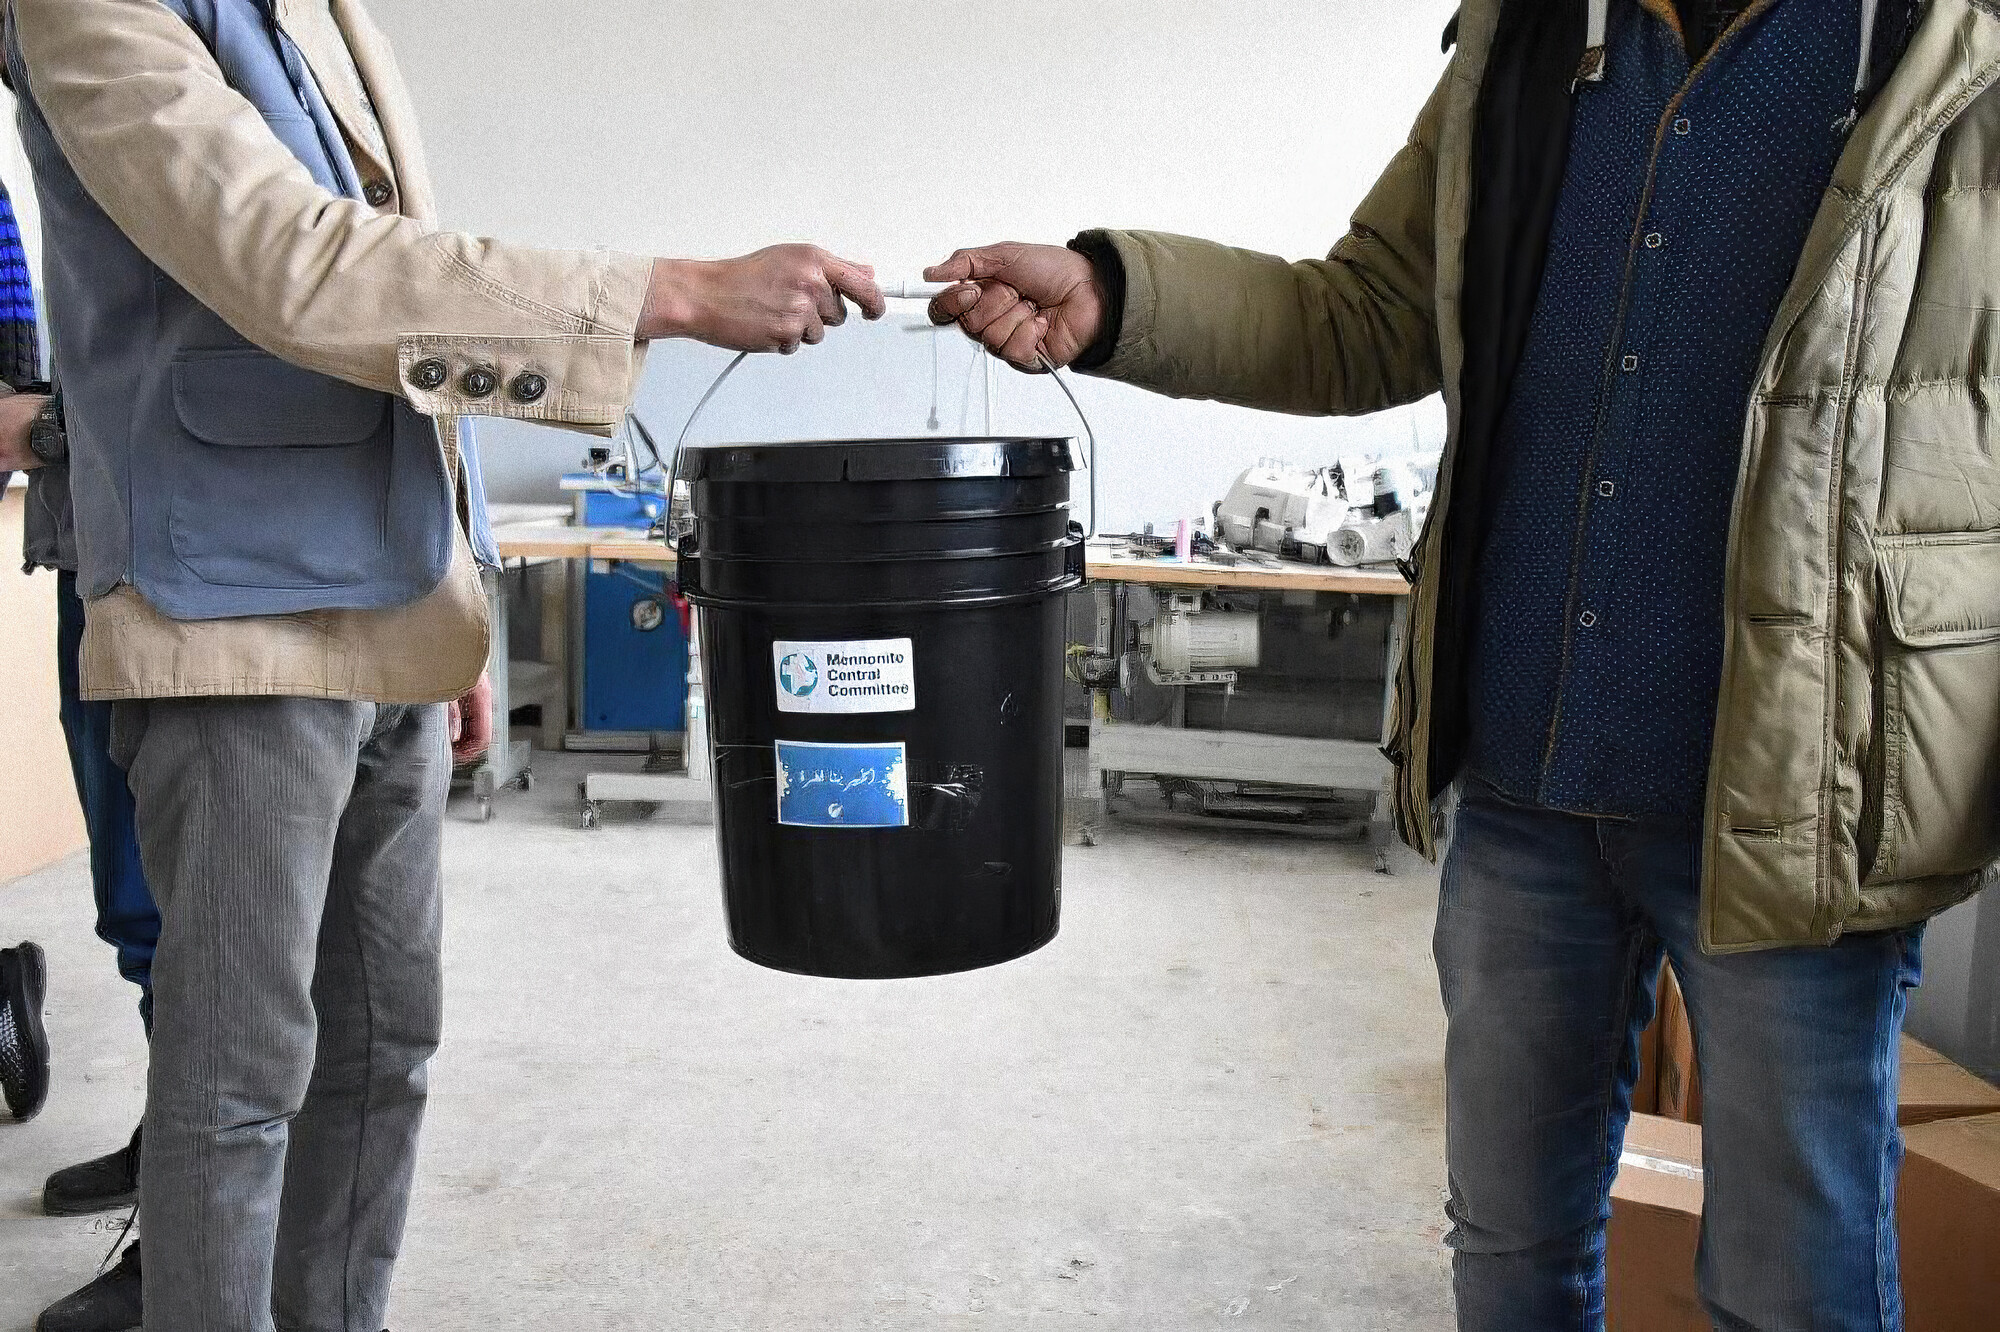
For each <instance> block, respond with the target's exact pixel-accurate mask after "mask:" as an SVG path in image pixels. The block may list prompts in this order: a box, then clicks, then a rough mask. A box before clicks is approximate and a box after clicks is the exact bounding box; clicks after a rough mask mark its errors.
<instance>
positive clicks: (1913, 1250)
mask: <svg viewBox="0 0 2000 1332" xmlns="http://www.w3.org/2000/svg"><path fill="white" fill-rule="evenodd" d="M1919 1048H1920V1049H1921V1048H1922V1047H1919ZM1904 1136H1905V1139H1906V1142H1907V1148H1908V1150H1907V1154H1906V1155H1905V1156H1904V1159H1903V1179H1902V1185H1901V1190H1900V1194H1899V1197H1898V1200H1897V1212H1896V1215H1897V1224H1898V1225H1899V1227H1900V1228H1901V1235H1902V1243H1901V1249H1902V1268H1903V1303H1904V1306H1905V1309H1906V1316H1905V1320H1904V1325H1905V1326H1906V1327H1907V1328H1908V1329H1909V1332H1993V1329H1994V1328H1995V1327H1996V1326H2000V1316H1996V1312H1995V1311H1996V1310H2000V1115H1983V1116H1980V1117H1977V1118H1972V1119H1943V1120H1935V1121H1933V1122H1931V1123H1928V1124H1919V1125H1916V1126H1914V1127H1912V1128H1911V1129H1909V1131H1908V1132H1907V1133H1906V1134H1905V1135H1904ZM1701 1207H1702V1192H1701V1129H1700V1128H1699V1127H1698V1126H1697V1125H1694V1124H1683V1123H1680V1122H1678V1121H1676V1120H1671V1119H1663V1118H1660V1117H1658V1116H1655V1115H1634V1116H1633V1117H1632V1126H1631V1128H1630V1129H1628V1130H1627V1131H1626V1134H1625V1154H1624V1157H1623V1158H1622V1160H1621V1161H1620V1163H1619V1170H1618V1178H1617V1180H1616V1182H1614V1183H1613V1184H1612V1186H1611V1234H1610V1241H1609V1253H1608V1254H1607V1258H1606V1267H1607V1272H1606V1290H1605V1310H1606V1318H1605V1327H1606V1332H1710V1324H1709V1322H1708V1319H1707V1317H1706V1316H1705V1315H1704V1314H1703V1313H1702V1308H1701V1300H1700V1296H1699V1295H1698V1294H1697V1293H1696V1289H1695V1274H1694V1264H1695V1252H1696V1249H1697V1247H1698V1245H1699V1244H1700V1242H1701Z"/></svg>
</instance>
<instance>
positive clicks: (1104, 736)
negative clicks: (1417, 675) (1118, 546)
mask: <svg viewBox="0 0 2000 1332" xmlns="http://www.w3.org/2000/svg"><path fill="white" fill-rule="evenodd" d="M1086 569H1087V572H1088V574H1089V578H1090V581H1091V582H1092V583H1093V584H1098V585H1103V586H1105V587H1109V586H1110V585H1112V584H1116V583H1130V584H1138V585H1143V586H1146V587H1154V588H1178V589H1182V590H1186V591H1210V590H1213V591H1239V592H1292V593H1320V592H1333V593H1346V594H1351V595H1355V596H1370V597H1390V598H1393V599H1394V601H1395V610H1394V613H1393V615H1392V617H1391V620H1390V628H1389V639H1388V645H1387V658H1386V668H1385V670H1384V672H1383V681H1384V683H1383V691H1382V734H1383V739H1382V741H1381V742H1379V743H1369V742H1365V741H1358V740H1317V739H1308V738H1304V737H1294V736H1282V735H1261V734H1254V733H1251V732H1245V731H1208V730H1188V729H1185V728H1181V727H1174V726H1141V725H1135V724H1132V723H1120V722H1114V721H1111V720H1110V719H1109V718H1107V717H1105V716H1104V715H1103V709H1101V708H1098V707H1095V706H1093V708H1092V710H1091V724H1090V794H1089V796H1088V797H1087V800H1086V806H1087V808H1086V811H1085V813H1084V819H1083V822H1084V828H1083V835H1084V839H1085V840H1086V841H1088V840H1090V838H1091V836H1092V834H1093V831H1094V830H1093V828H1092V827H1091V825H1090V820H1091V817H1092V815H1093V814H1094V815H1095V816H1096V817H1098V818H1102V817H1104V816H1105V815H1106V814H1107V813H1108V804H1107V800H1106V794H1105V792H1106V782H1107V778H1108V779H1109V780H1110V781H1111V782H1117V781H1119V780H1121V779H1122V774H1124V773H1128V772H1138V773H1148V774H1154V775H1160V776H1172V777H1186V778H1190V779H1194V780H1198V781H1222V782H1254V783H1269V784H1274V785H1282V786H1305V787H1315V788H1321V789H1325V790H1333V791H1372V792H1375V793H1376V796H1375V808H1374V814H1373V816H1372V818H1371V820H1370V823H1369V840H1370V844H1371V845H1372V846H1373V847H1374V850H1375V863H1376V868H1377V869H1380V870H1382V871H1383V872H1385V873H1386V872H1387V871H1388V870H1389V868H1390V860H1389V852H1390V846H1391V844H1392V842H1393V840H1394V827H1393V816H1392V811H1393V810H1394V808H1395V804H1394V796H1393V793H1392V791H1391V789H1390V784H1391V782H1392V780H1393V777H1394V769H1393V768H1392V767H1391V765H1390V763H1389V761H1388V760H1387V759H1386V758H1384V757H1383V755H1382V751H1381V748H1380V744H1385V743H1387V740H1388V728H1389V713H1390V709H1391V708H1392V707H1393V705H1394V700H1395V681H1396V670H1397V667H1398V665H1399V663H1400V661H1401V658H1402V651H1403V638H1404V635H1405V634H1406V633H1407V631H1408V628H1409V596H1410V584H1409V582H1408V581H1407V580H1406V579H1404V577H1403V576H1402V575H1401V574H1400V573H1398V572H1396V571H1395V570H1393V569H1343V568H1338V567H1334V566H1330V565H1313V564H1302V563H1298V562H1296V561H1289V560H1280V561H1276V562H1273V563H1268V564H1267V563H1261V562H1253V561H1250V560H1245V559H1241V558H1240V557H1239V561H1238V562H1237V563H1234V564H1219V563H1216V562H1213V561H1210V560H1204V559H1200V558H1196V559H1194V560H1189V561H1181V560H1177V559H1148V558H1145V557H1143V556H1138V555H1130V554H1125V553H1118V552H1113V551H1112V550H1109V549H1107V548H1105V547H1104V546H1103V545H1093V546H1092V548H1091V549H1090V551H1089V552H1088V559H1087V562H1086Z"/></svg>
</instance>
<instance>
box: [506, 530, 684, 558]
mask: <svg viewBox="0 0 2000 1332" xmlns="http://www.w3.org/2000/svg"><path fill="white" fill-rule="evenodd" d="M493 544H494V545H495V546H496V547H497V548H498V549H499V552H500V558H501V559H503V560H623V561H625V562H627V563H629V564H656V565H671V564H672V563H674V551H673V547H671V546H669V545H668V544H667V543H666V542H664V541H652V540H649V539H648V538H646V537H644V536H641V535H639V534H637V533H635V532H633V531H632V530H631V529H630V528H625V527H565V526H562V525H560V524H557V523H512V524H509V525H507V526H504V527H495V528H494V529H493Z"/></svg>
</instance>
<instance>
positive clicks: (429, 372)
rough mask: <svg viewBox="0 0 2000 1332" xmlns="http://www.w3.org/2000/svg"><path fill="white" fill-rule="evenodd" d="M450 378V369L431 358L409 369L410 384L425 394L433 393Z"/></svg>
mask: <svg viewBox="0 0 2000 1332" xmlns="http://www.w3.org/2000/svg"><path fill="white" fill-rule="evenodd" d="M450 378H451V367H449V366H447V365H446V364H445V363H444V362H443V361H440V360H438V359H437V358H436V357H432V358H430V359H428V360H423V361H418V362H417V363H416V364H415V365H413V366H411V367H410V383H411V385H413V386H414V387H416V388H419V389H422V390H423V391H424V392H426V393H435V392H437V391H438V390H439V389H441V388H443V387H444V386H445V381H447V380H449V379H450Z"/></svg>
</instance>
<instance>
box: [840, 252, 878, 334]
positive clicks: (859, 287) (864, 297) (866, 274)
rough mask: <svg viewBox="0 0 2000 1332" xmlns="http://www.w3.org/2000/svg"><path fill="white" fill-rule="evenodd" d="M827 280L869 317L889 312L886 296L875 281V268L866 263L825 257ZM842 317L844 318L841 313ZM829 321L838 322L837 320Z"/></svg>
mask: <svg viewBox="0 0 2000 1332" xmlns="http://www.w3.org/2000/svg"><path fill="white" fill-rule="evenodd" d="M825 269H826V277H827V281H828V282H830V283H831V284H832V285H833V289H834V290H835V291H836V292H838V293H840V295H842V296H846V297H847V298H848V299H850V300H852V301H853V302H854V303H855V304H856V305H858V306H860V307H861V313H862V314H864V315H866V316H868V317H869V318H870V319H880V318H881V317H882V316H883V315H885V314H887V313H889V301H888V298H887V297H885V296H884V295H883V294H882V288H881V287H880V286H878V285H877V284H876V282H875V270H874V269H872V268H870V267H869V266H868V265H866V264H855V263H849V262H848V261H847V260H845V259H842V258H840V257H838V256H837V255H828V256H827V257H826V264H825ZM841 317H842V318H846V315H845V314H844V313H843V315H842V316H841ZM831 322H834V323H838V322H840V321H839V320H833V321H831Z"/></svg>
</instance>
